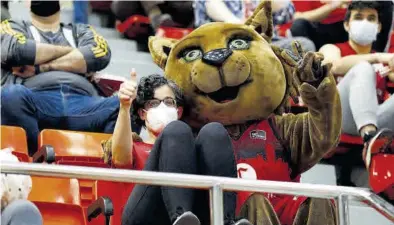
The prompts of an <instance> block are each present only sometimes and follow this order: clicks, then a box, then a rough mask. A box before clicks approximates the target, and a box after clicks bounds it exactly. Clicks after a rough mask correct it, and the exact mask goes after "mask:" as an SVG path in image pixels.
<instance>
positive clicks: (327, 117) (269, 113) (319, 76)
mask: <svg viewBox="0 0 394 225" xmlns="http://www.w3.org/2000/svg"><path fill="white" fill-rule="evenodd" d="M272 33H273V26H272V15H271V2H269V1H265V2H262V3H261V4H260V5H259V6H258V7H257V8H256V10H255V12H254V14H253V15H252V16H251V17H250V18H249V19H248V20H247V21H246V22H245V24H229V23H221V22H215V23H209V24H206V25H203V26H201V27H199V28H198V29H196V30H194V31H193V32H192V33H190V34H189V35H187V36H186V37H184V38H183V39H181V40H172V39H166V38H160V37H151V38H150V40H149V48H150V52H151V54H152V57H153V59H154V60H155V62H156V63H157V64H158V65H159V66H160V67H161V68H163V69H164V71H165V75H166V77H167V78H169V79H171V80H173V81H175V82H176V83H177V84H178V85H179V86H180V87H181V89H182V90H183V92H184V95H185V98H186V102H187V106H186V107H185V110H186V111H185V113H184V118H183V120H184V121H186V122H187V123H188V124H190V125H191V126H192V127H193V128H194V129H196V130H198V129H199V128H201V127H202V126H203V125H205V124H207V123H209V122H220V123H222V124H223V125H225V126H226V128H227V130H228V132H229V134H230V136H231V138H232V140H233V144H234V153H235V155H236V159H237V168H238V176H239V178H244V179H258V180H273V181H286V182H299V180H300V175H301V173H303V172H305V171H306V170H308V169H310V168H311V167H312V166H314V165H315V164H316V163H318V162H319V161H320V160H321V158H322V157H323V156H324V155H325V154H326V153H327V152H328V151H329V150H330V149H332V148H333V147H335V146H336V145H337V143H338V140H339V137H340V133H341V108H340V102H339V96H338V93H337V89H336V83H335V80H334V78H333V76H332V74H330V67H329V66H327V65H326V66H323V65H322V63H321V62H322V60H323V57H322V56H321V55H319V54H317V53H312V52H308V53H304V52H303V51H302V48H301V46H300V45H299V44H298V43H294V44H293V51H292V52H291V51H288V50H284V49H280V48H278V47H275V46H272V45H271V44H270V41H271V37H272ZM297 96H301V98H302V100H303V102H304V103H305V105H306V106H307V107H308V112H306V113H302V114H298V115H293V114H283V112H285V109H286V108H287V106H288V102H289V99H290V97H294V98H295V97H297ZM218 151H220V149H218ZM238 212H239V214H240V216H243V217H246V218H248V219H249V220H250V221H251V222H252V223H253V224H255V225H262V224H264V225H266V224H282V225H291V224H297V225H307V224H310V225H317V224H319V225H324V224H336V215H335V209H334V207H333V204H332V202H331V201H329V200H324V199H313V198H306V197H294V196H285V195H274V194H263V193H245V192H241V193H238Z"/></svg>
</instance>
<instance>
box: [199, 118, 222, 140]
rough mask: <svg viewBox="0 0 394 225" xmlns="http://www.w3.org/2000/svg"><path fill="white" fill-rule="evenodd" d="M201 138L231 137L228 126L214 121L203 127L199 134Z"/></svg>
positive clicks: (219, 138)
mask: <svg viewBox="0 0 394 225" xmlns="http://www.w3.org/2000/svg"><path fill="white" fill-rule="evenodd" d="M198 137H199V138H209V139H218V140H223V139H224V138H227V139H228V138H229V136H228V132H227V130H226V128H224V126H223V125H222V124H221V123H217V122H212V123H208V124H207V125H205V126H204V127H203V128H201V130H200V133H199V134H198Z"/></svg>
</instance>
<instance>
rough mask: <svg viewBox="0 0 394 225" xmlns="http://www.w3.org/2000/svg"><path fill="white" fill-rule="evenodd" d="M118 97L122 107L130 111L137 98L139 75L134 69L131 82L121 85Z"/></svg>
mask: <svg viewBox="0 0 394 225" xmlns="http://www.w3.org/2000/svg"><path fill="white" fill-rule="evenodd" d="M118 97H119V101H120V106H121V107H124V108H128V109H130V107H131V104H132V103H133V101H134V99H135V98H136V97H137V73H136V72H135V69H134V68H133V69H132V70H131V80H129V81H125V82H123V83H122V84H121V85H120V88H119V92H118Z"/></svg>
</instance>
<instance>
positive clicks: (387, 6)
mask: <svg viewBox="0 0 394 225" xmlns="http://www.w3.org/2000/svg"><path fill="white" fill-rule="evenodd" d="M351 1H352V0H321V1H294V4H295V6H296V11H297V12H296V13H295V15H294V18H295V21H294V22H293V25H292V27H291V29H290V30H291V35H292V36H293V37H307V38H309V39H310V40H312V41H313V43H314V44H315V46H316V48H317V49H319V48H321V47H322V46H323V45H325V44H335V43H343V42H345V41H347V40H348V34H347V32H346V31H345V29H344V27H343V20H344V18H345V14H346V8H347V6H348V4H349V3H350V2H351ZM379 7H380V8H379V11H380V17H381V18H379V19H380V21H381V22H382V32H381V33H380V34H379V36H378V41H377V42H375V44H374V45H375V46H374V49H375V50H377V51H379V52H383V51H384V49H385V47H386V45H387V41H388V35H389V31H390V28H391V22H392V16H393V2H391V1H379Z"/></svg>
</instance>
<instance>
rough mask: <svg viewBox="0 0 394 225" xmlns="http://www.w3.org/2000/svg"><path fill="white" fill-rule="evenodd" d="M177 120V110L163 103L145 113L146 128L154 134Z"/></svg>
mask: <svg viewBox="0 0 394 225" xmlns="http://www.w3.org/2000/svg"><path fill="white" fill-rule="evenodd" d="M177 119H178V112H177V109H176V108H174V107H169V106H167V105H165V104H164V103H163V102H161V103H160V105H159V106H158V107H155V108H151V109H149V110H148V111H147V116H146V120H147V127H148V129H150V130H151V131H153V132H154V133H156V134H159V133H160V132H161V131H162V130H163V129H164V127H165V126H167V124H169V123H170V122H172V121H175V120H177Z"/></svg>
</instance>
